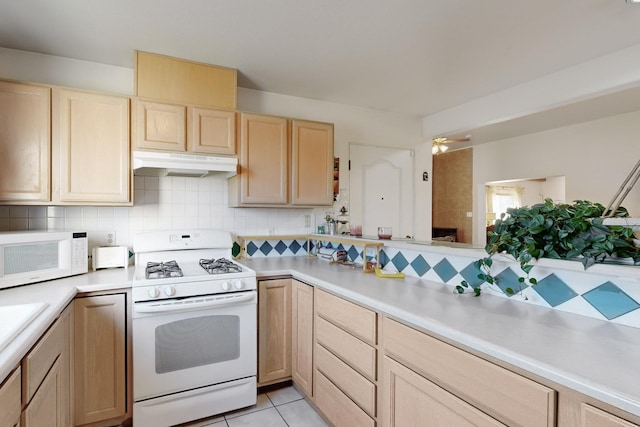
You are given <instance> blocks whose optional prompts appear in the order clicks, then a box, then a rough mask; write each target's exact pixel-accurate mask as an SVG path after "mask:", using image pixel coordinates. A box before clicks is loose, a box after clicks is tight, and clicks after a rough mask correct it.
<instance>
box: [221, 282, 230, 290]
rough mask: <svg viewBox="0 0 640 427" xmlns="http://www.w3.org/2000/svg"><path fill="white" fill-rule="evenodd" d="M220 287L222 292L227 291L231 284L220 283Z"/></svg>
mask: <svg viewBox="0 0 640 427" xmlns="http://www.w3.org/2000/svg"><path fill="white" fill-rule="evenodd" d="M220 287H221V288H222V290H223V291H228V290H229V289H231V284H230V283H229V282H222V284H221V285H220Z"/></svg>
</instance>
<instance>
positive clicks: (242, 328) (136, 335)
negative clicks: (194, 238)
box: [133, 291, 257, 401]
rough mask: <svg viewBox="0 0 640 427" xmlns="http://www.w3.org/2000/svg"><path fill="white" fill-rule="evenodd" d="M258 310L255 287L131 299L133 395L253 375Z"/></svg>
mask: <svg viewBox="0 0 640 427" xmlns="http://www.w3.org/2000/svg"><path fill="white" fill-rule="evenodd" d="M256 309H257V292H256V291H250V292H243V293H236V294H226V295H213V296H209V297H193V298H186V299H182V300H165V301H160V302H141V303H134V305H133V363H134V369H133V394H134V400H136V401H139V400H143V399H149V398H152V397H156V396H163V395H167V394H171V393H175V392H179V391H185V390H190V389H194V388H198V387H203V386H208V385H212V384H218V383H221V382H225V381H230V380H234V379H239V378H246V377H251V376H255V375H256V365H257V344H256V341H257V326H256Z"/></svg>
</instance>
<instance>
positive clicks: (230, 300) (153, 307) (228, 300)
mask: <svg viewBox="0 0 640 427" xmlns="http://www.w3.org/2000/svg"><path fill="white" fill-rule="evenodd" d="M256 295H257V293H256V292H255V291H251V292H243V293H242V294H231V295H229V296H224V297H219V296H218V297H209V298H206V297H205V298H193V299H185V300H178V301H171V302H151V303H135V304H133V309H134V311H136V312H138V313H161V312H162V313H164V312H169V311H185V310H199V309H202V308H210V307H228V306H231V305H235V304H241V303H243V302H247V301H251V300H255V299H256Z"/></svg>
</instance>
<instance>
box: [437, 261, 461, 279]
mask: <svg viewBox="0 0 640 427" xmlns="http://www.w3.org/2000/svg"><path fill="white" fill-rule="evenodd" d="M433 269H434V270H435V272H436V273H438V276H440V278H441V279H442V281H443V282H445V283H446V282H448V281H449V280H451V278H453V276H455V275H456V274H458V271H457V270H456V269H455V268H454V267H453V265H451V263H450V262H449V261H448V260H447V259H446V258H442V261H440V262H439V263H437V264H436V265H435V267H433Z"/></svg>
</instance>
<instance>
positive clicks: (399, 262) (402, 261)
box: [391, 252, 409, 271]
mask: <svg viewBox="0 0 640 427" xmlns="http://www.w3.org/2000/svg"><path fill="white" fill-rule="evenodd" d="M391 262H392V263H393V265H394V266H395V267H396V268H397V269H398V271H402V270H404V269H405V268H406V267H407V265H409V261H407V259H406V258H405V257H404V255H402V252H398V253H397V254H396V256H394V257H393V259H392V260H391Z"/></svg>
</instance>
